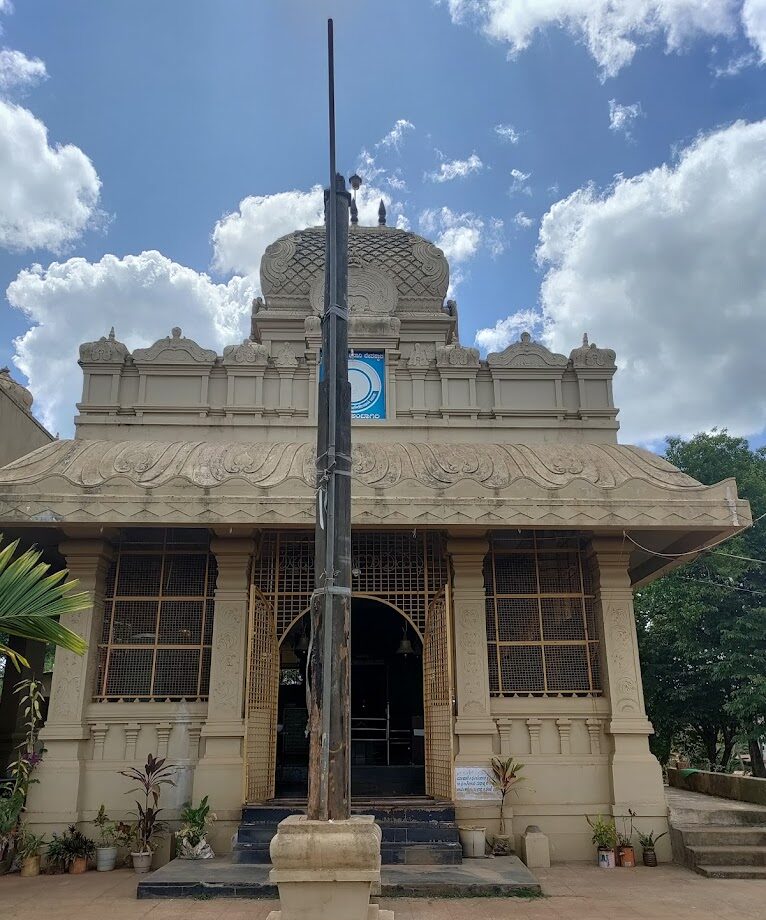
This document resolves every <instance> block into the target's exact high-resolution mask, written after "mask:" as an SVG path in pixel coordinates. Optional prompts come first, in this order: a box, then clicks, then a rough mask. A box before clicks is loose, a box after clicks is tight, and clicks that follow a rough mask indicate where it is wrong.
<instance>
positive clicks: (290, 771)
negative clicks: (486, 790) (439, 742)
mask: <svg viewBox="0 0 766 920" xmlns="http://www.w3.org/2000/svg"><path fill="white" fill-rule="evenodd" d="M308 646H309V618H308V615H307V614H304V615H303V616H301V617H300V618H299V619H298V620H297V621H296V622H295V623H294V624H293V625H292V627H291V628H290V629H289V630H288V632H287V633H286V634H285V636H284V638H283V640H282V642H281V644H280V654H279V659H280V661H279V664H280V667H279V699H278V706H277V745H276V775H275V794H276V796H277V797H278V798H304V797H305V795H306V789H307V782H308V739H307V737H306V720H307V707H306V660H307V656H308ZM424 736H425V732H424V721H423V644H422V641H421V638H420V635H419V634H418V632H417V630H416V629H415V628H414V627H413V626H412V624H411V623H410V622H409V621H408V620H407V619H406V618H405V617H404V616H403V615H402V614H401V613H400V612H399V611H398V610H397V609H396V608H394V607H392V606H390V605H389V604H386V603H384V602H382V601H380V600H376V599H374V598H370V597H359V596H356V597H354V598H352V602H351V792H352V795H354V796H358V797H371V796H374V797H376V798H381V797H383V798H386V797H396V796H410V795H423V794H424V792H425V747H424V744H425V737H424Z"/></svg>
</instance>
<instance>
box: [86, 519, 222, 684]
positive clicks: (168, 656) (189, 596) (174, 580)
mask: <svg viewBox="0 0 766 920" xmlns="http://www.w3.org/2000/svg"><path fill="white" fill-rule="evenodd" d="M216 574H217V569H216V562H215V556H213V555H212V553H211V552H210V540H209V536H208V532H207V531H206V530H192V529H188V530H187V529H166V530H162V529H147V528H140V529H136V530H132V529H131V530H125V531H124V532H123V534H122V537H121V540H120V544H119V546H118V548H117V552H116V553H115V557H114V559H113V560H112V563H111V565H110V568H109V573H108V575H107V579H106V591H105V597H104V622H103V629H102V633H101V642H100V644H99V651H98V683H97V686H96V700H98V701H100V702H107V701H110V700H144V701H159V702H162V701H165V700H197V701H201V700H206V699H207V693H208V685H209V683H210V647H211V644H212V641H213V606H214V600H213V597H214V593H215V580H216Z"/></svg>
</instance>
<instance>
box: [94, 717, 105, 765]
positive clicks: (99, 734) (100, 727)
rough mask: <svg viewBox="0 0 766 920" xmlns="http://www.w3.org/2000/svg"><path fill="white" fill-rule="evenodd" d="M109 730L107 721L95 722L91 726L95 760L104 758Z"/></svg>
mask: <svg viewBox="0 0 766 920" xmlns="http://www.w3.org/2000/svg"><path fill="white" fill-rule="evenodd" d="M108 732H109V725H108V724H107V723H106V722H94V723H92V724H91V726H90V736H91V738H92V739H93V760H103V759H104V744H105V743H106V736H107V734H108Z"/></svg>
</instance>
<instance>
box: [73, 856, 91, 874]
mask: <svg viewBox="0 0 766 920" xmlns="http://www.w3.org/2000/svg"><path fill="white" fill-rule="evenodd" d="M87 868H88V858H87V857H86V856H75V858H74V859H73V860H72V862H71V863H70V864H69V874H70V875H82V873H83V872H85V871H86V869H87Z"/></svg>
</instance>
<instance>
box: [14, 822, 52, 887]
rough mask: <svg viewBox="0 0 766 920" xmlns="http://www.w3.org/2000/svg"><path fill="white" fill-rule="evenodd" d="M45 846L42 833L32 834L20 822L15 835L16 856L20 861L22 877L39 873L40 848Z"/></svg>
mask: <svg viewBox="0 0 766 920" xmlns="http://www.w3.org/2000/svg"><path fill="white" fill-rule="evenodd" d="M44 846H45V837H43V835H42V834H33V833H32V832H31V831H30V830H29V827H28V826H27V825H26V824H22V825H21V827H20V828H19V831H18V834H17V836H16V856H17V857H18V859H19V862H20V863H21V871H20V873H19V874H20V875H21V877H22V878H33V877H34V876H35V875H39V874H40V850H41V849H42V848H43V847H44Z"/></svg>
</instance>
